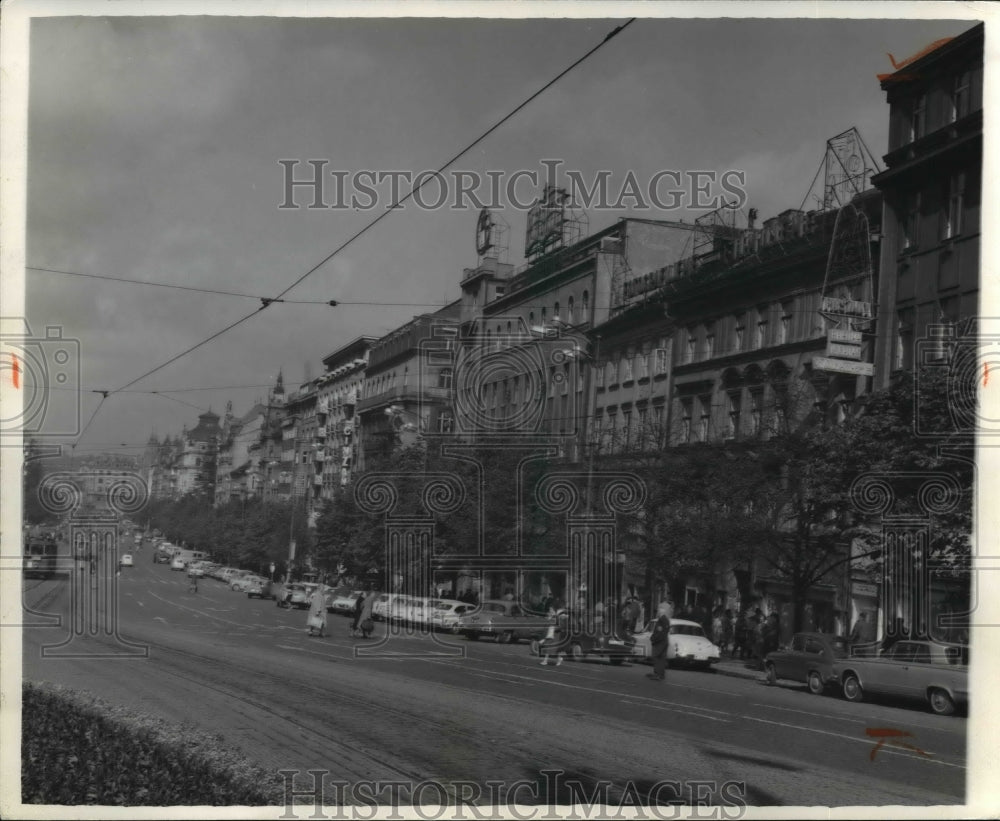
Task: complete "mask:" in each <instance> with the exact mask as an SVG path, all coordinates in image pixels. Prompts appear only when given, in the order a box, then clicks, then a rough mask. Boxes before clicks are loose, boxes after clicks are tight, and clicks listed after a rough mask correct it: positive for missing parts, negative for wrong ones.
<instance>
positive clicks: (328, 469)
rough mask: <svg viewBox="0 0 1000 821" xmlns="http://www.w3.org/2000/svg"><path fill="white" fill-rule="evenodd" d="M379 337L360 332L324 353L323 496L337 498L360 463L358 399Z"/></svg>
mask: <svg viewBox="0 0 1000 821" xmlns="http://www.w3.org/2000/svg"><path fill="white" fill-rule="evenodd" d="M377 341H378V339H377V338H376V337H373V336H359V337H358V338H357V339H354V340H352V341H351V342H348V343H347V344H346V345H342V346H341V347H340V348H338V349H337V350H335V351H334V352H333V353H331V354H328V355H327V356H325V357H323V367H324V368H325V369H326V372H325V373H324V374H323V375H322V376H321V377H320V378H319V379H318V380H317V406H316V407H317V413H319V414H320V415H321V416H320V419H322V418H323V415H324V414H325V423H326V432H327V440H326V448H325V450H323V451H318V452H317V453H320V452H321V453H323V467H322V477H323V480H322V481H323V485H322V493H321V495H322V497H323V498H324V499H333V498H334V496H335V495H336V492H337V489H338V488H340V487H342V486H344V485H346V484H348V483H349V482H350V481H351V477H352V475H353V471H354V467H355V465H356V464H357V460H358V454H357V441H358V436H357V431H356V428H357V421H358V420H357V416H356V413H355V411H356V409H357V405H358V400H359V398H360V396H361V393H362V390H363V388H364V381H365V369H366V368H367V366H368V356H369V351H370V350H371V347H372V345H374V344H375V343H376V342H377Z"/></svg>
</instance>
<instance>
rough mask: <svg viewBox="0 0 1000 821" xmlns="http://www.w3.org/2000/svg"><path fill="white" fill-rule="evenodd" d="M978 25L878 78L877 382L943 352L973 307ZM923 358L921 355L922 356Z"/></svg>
mask: <svg viewBox="0 0 1000 821" xmlns="http://www.w3.org/2000/svg"><path fill="white" fill-rule="evenodd" d="M983 32H984V27H983V25H982V24H980V25H978V26H975V27H974V28H972V29H970V30H969V31H967V32H965V33H964V34H962V35H960V36H958V37H954V38H952V39H951V40H949V41H947V42H945V43H943V44H941V45H938V47H937V48H935V49H934V50H932V51H930V52H929V53H927V54H924V55H923V56H920V57H918V58H917V59H913V60H910V61H904V65H903V66H902V67H901V68H900V69H899V70H898V71H896V72H895V73H893V74H890V75H888V76H886V77H883V78H882V88H883V89H884V90H885V92H886V98H887V101H888V103H889V123H890V125H889V151H888V153H887V154H886V155H885V157H884V160H885V164H886V166H887V168H886V170H885V171H884V172H882V173H881V174H879V175H878V176H876V177H875V179H874V184H875V185H876V186H877V187H878V188H879V190H880V191H882V194H883V197H884V200H885V219H884V224H883V232H884V235H885V239H884V242H883V244H882V265H881V269H882V276H881V280H880V287H879V298H878V301H879V305H880V306H881V309H880V316H879V326H878V341H877V345H876V352H875V364H876V374H877V381H878V386H879V387H884V386H886V385H888V384H889V381H890V379H891V376H892V374H893V373H894V372H896V371H899V370H913V369H914V367H915V365H917V364H933V363H938V362H940V361H942V360H943V359H944V356H945V350H946V347H947V345H948V339H949V338H951V339H953V338H955V335H957V334H959V333H960V332H961V330H962V329H961V328H960V326H961V325H962V324H963V323H964V322H965V321H967V320H970V319H973V318H974V317H976V316H977V314H978V310H979V244H980V236H979V234H980V206H981V203H980V200H981V191H982V160H983V36H984V35H983ZM921 359H922V360H923V362H922V363H921V361H920V360H921Z"/></svg>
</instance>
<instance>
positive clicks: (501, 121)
mask: <svg viewBox="0 0 1000 821" xmlns="http://www.w3.org/2000/svg"><path fill="white" fill-rule="evenodd" d="M635 20H636V18H635V17H631V18H629V19H628V20H627V21H625V22H624V23H622V24H621V25H620V26H617V27H616V28H614V29H613V30H612V31H610V32H609V33H608V34H607V35H605V37H604V39H603V40H601V42H600V43H598V44H597V45H596V46H594V47H593V48H591V49H589V50H588V51H587V52H586V53H585V54H583V55H582V56H581V57H579V58H577V59H576V60H574V61H573V62H572V63H571V64H570V65H569V66H567V67H566V68H565V69H563V70H562V71H561V72H559V74H557V75H556V76H555V77H553V78H552V79H551V80H549V81H548V82H547V83H545V85H543V86H542V87H541V88H539V89H538V90H537V91H535V92H534V93H533V94H531V95H530V96H529V97H527V98H526V99H525V100H524V101H523V102H521V103H520V104H519V105H518V106H517V107H515V108H514V109H513V110H511V111H510V112H509V113H507V114H505V115H504V116H503V117H501V118H500V119H499V120H497V121H496V123H494V124H493V125H491V126H490V127H489V128H487V129H486V130H485V131H484V132H483V133H482V134H480V135H479V136H478V137H477V138H476V139H475V140H473V141H472V142H471V143H469V144H468V145H467V146H466V147H465V148H463V149H462V150H461V151H459V152H458V153H457V154H455V155H454V156H453V157H452V158H451V159H449V160H448V161H447V162H446V163H444V164H443V165H442V166H440V167H439V168H438V169H437V174H441V172H443V171H445V170H447V169H448V168H449V167H450V166H451V165H452V164H453V163H455V162H456V161H457V160H459V159H460V158H461V157H463V156H464V155H465V154H467V153H468V152H469V151H471V150H472V149H473V148H475V147H476V146H477V145H479V143H481V142H482V141H483V140H485V139H486V138H487V137H488V136H489V135H490V134H492V133H493V132H494V131H496V130H497V129H498V128H500V126H502V125H503V124H504V123H506V122H507V121H508V120H510V119H511V118H512V117H513V116H514V115H516V114H517V113H519V112H520V111H521V110H522V109H523V108H525V107H526V106H527V105H528V104H529V103H531V102H532V101H533V100H535V99H536V98H537V97H539V96H540V95H542V94H543V93H545V92H546V91H548V89H550V88H551V87H552V86H554V85H555V84H556V83H557V82H559V81H560V80H561V79H562V78H563V77H565V76H566V75H567V74H569V73H570V72H571V71H573V70H574V69H575V68H576V67H577V66H579V65H580V64H581V63H583V62H585V61H586V60H587V59H589V58H590V57H591V56H592V55H594V54H595V53H597V52H598V51H599V50H600V49H602V48H603V47H604V46H605V45H607V44H608V43H609V42H610V41H611V40H612V39H614V38H615V37H616V36H617V35H619V34H621V32H623V31H624V30H625V29H626V28H628V27H629V26H630V25H632V23H634V22H635ZM434 176H435V175H424V178H423V179H422V180H421V182H420V184H419V185H416V186H414V187H413V188H412V189H410V191H409V192H408V193H407V194H406V195H405V196H403V197H400V198H399V199H398V200H396V202H394V203H392V205H391V206H390V207H389V208H388V209H386V210H385V211H384V212H383V213H381V214H379V215H378V216H377V217H375V219H373V220H371V222H369V223H368V224H367V225H365V226H364V227H362V228H361V229H360V230H358V231H357V232H355V233H354V234H352V235H351V236H350V237H349V238H348V239H346V240H345V241H344V242H342V243H341V244H340V245H339V246H337V247H336V248H335V249H334V250H333V251H331V252H330V253H329V254H327V255H326V256H325V257H324V258H323V259H322V260H320V261H319V262H318V263H317V264H316V265H314V266H313V267H312V268H310V269H309V270H308V271H306V272H305V273H304V274H302V276H300V277H299V278H298V279H296V280H295V281H294V282H293V283H292V284H291V285H289V286H288V287H287V288H285V289H284V290H283V291H281V292H280V293H279V294H278V295H277V296H276V297H274V298H273V299H265V298H261V305H260V307H258V308H257V310H255V311H253V312H252V313H249V314H246V315H245V316H243V317H240V318H239V319H237V320H236V321H235V322H231V323H230V324H229V325H227V326H225V327H224V328H222V329H220V330H218V331H216V332H215V333H213V334H212V335H211V336H208V337H207V338H205V339H203V340H202V341H200V342H198V343H196V344H194V345H192V346H191V347H189V348H187V349H186V350H183V351H181V352H180V353H178V354H176V355H174V356H172V357H170V359H168V360H167V361H166V362H163V363H161V364H160V365H157V366H156V367H155V368H150V369H149V370H148V371H146V372H145V373H143V374H140V375H139V376H137V377H136V378H135V379H133V380H131V381H130V382H127V383H125V384H124V385H122V386H121V388H118V389H116V390H114V391H109V392H108V393H118V392H119V391H122V390H124V389H125V388H130V387H132V386H133V385H134V384H136V383H137V382H140V381H142V380H143V379H145V378H146V377H148V376H152V375H153V374H154V373H156V372H157V371H161V370H163V369H164V368H166V367H168V366H169V365H172V364H173V363H174V362H176V361H177V360H179V359H183V358H184V357H185V356H187V355H188V354H190V353H193V352H194V351H196V350H198V349H199V348H202V347H204V346H205V345H208V344H209V343H210V342H214V341H215V340H216V339H218V338H219V337H220V336H222V335H223V334H225V333H228V332H229V331H231V330H233V329H234V328H236V327H238V326H239V325H242V324H243V323H244V322H246V321H247V320H248V319H250V318H251V317H254V316H256V315H257V314H258V313H260V312H261V311H263V310H265V309H266V308H268V307H269V306H270V305H271V304H273V303H274V302H275V301H276V300H280V299H282V298H283V297H284V296H285V294H287V293H288V292H289V291H291V290H292V289H293V288H295V287H297V286H298V285H299V284H301V283H302V282H303V281H304V280H305V279H306V278H308V277H309V276H311V275H312V274H314V273H315V272H316V271H317V270H319V269H320V268H321V267H322V266H323V265H325V264H326V263H327V262H329V261H330V260H331V259H333V258H334V257H335V256H336V255H337V254H339V253H340V252H341V251H343V250H344V249H345V248H347V247H348V246H350V245H351V244H352V243H353V242H354V241H355V240H357V239H359V238H360V237H362V236H363V235H364V234H366V233H367V232H368V231H369V230H370V229H372V228H374V227H375V226H376V225H378V224H379V223H380V222H381V221H382V220H383V219H385V218H386V217H387V216H389V214H391V213H392V212H393V211H395V210H397V208H398V206H400V205H402V204H403V203H405V202H406V201H407V200H409V199H411V198H412V197H413V196H414V195H415V194H416V193H417V192H418V191H419V190H420V189H421V188H422V187H423V186H424V185H426V184H427V183H428V182H429V181H430V179H431V178H432V177H434ZM241 296H242V295H241ZM104 398H107V395H105V396H104ZM101 405H103V399H102V401H101ZM101 405H98V407H97V409H96V410H95V413H94V415H95V416H96V413H97V410H100V408H101ZM91 422H93V416H92V417H91V418H90V420H89V421H88V423H87V427H89V426H90V423H91ZM81 436H82V434H81ZM77 441H79V438H78V439H77Z"/></svg>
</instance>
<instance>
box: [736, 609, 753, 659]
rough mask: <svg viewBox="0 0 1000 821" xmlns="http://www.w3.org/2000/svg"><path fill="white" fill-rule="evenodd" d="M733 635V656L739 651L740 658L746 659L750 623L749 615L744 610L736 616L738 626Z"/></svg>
mask: <svg viewBox="0 0 1000 821" xmlns="http://www.w3.org/2000/svg"><path fill="white" fill-rule="evenodd" d="M733 636H734V638H733V641H734V644H733V658H736V654H737V652H738V653H739V654H740V659H741V660H742V659H745V658H746V656H747V645H748V643H749V637H750V625H749V624H747V615H746V613H744V612H743V611H742V610H741V611H740V613H739V615H738V616H737V617H736V627H735V630H734V632H733Z"/></svg>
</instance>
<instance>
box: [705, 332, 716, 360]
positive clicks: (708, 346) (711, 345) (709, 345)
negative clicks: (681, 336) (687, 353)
mask: <svg viewBox="0 0 1000 821" xmlns="http://www.w3.org/2000/svg"><path fill="white" fill-rule="evenodd" d="M713 356H715V330H714V329H713V328H712V326H711V325H708V326H706V327H705V359H711V358H712V357H713Z"/></svg>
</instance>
